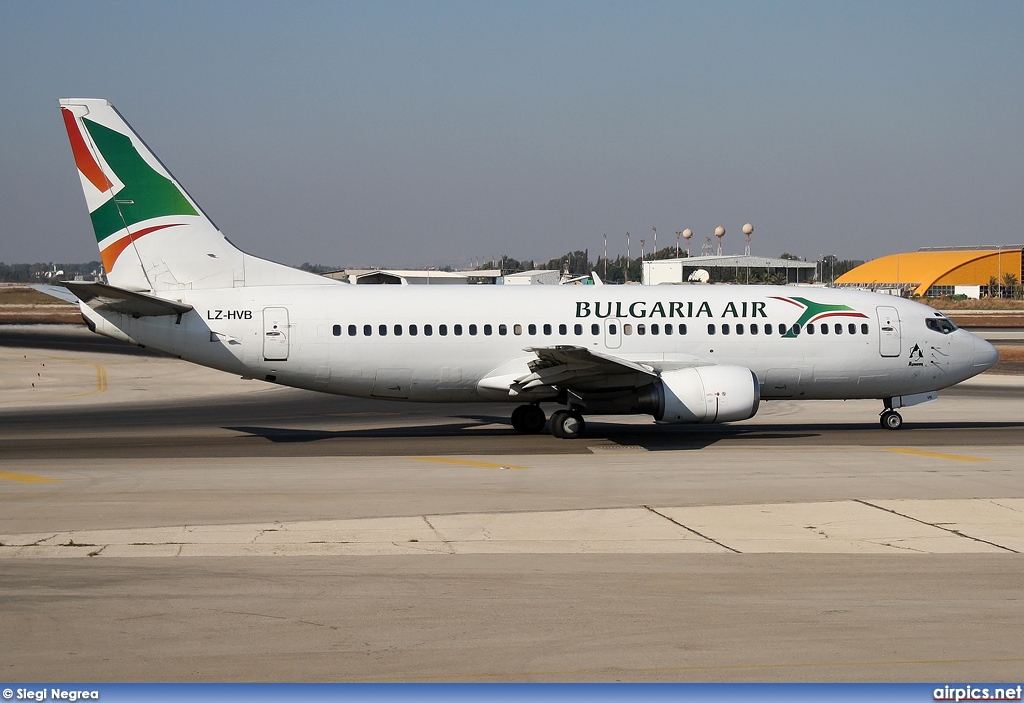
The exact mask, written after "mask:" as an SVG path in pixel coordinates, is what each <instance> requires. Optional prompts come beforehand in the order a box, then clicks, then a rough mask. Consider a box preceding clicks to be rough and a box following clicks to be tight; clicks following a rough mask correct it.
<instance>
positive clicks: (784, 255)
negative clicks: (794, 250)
mask: <svg viewBox="0 0 1024 703" xmlns="http://www.w3.org/2000/svg"><path fill="white" fill-rule="evenodd" d="M779 258H780V259H786V260H787V261H800V257H799V256H797V255H796V254H790V253H789V252H788V251H784V252H782V253H781V254H779ZM832 258H833V259H834V258H835V257H834V256H833V257H832Z"/></svg>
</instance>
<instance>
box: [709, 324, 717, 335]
mask: <svg viewBox="0 0 1024 703" xmlns="http://www.w3.org/2000/svg"><path fill="white" fill-rule="evenodd" d="M714 333H715V326H714V325H713V324H712V325H708V334H714Z"/></svg>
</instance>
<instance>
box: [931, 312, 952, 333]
mask: <svg viewBox="0 0 1024 703" xmlns="http://www.w3.org/2000/svg"><path fill="white" fill-rule="evenodd" d="M924 324H925V326H926V327H928V329H930V330H935V331H936V332H939V333H941V334H949V333H950V332H954V331H955V330H956V328H957V327H956V325H955V324H953V321H952V320H950V319H949V318H948V317H946V316H945V315H938V314H937V315H936V316H935V317H927V318H925V321H924Z"/></svg>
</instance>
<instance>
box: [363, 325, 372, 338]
mask: <svg viewBox="0 0 1024 703" xmlns="http://www.w3.org/2000/svg"><path fill="white" fill-rule="evenodd" d="M372 334H373V325H363V336H364V337H369V336H371V335H372Z"/></svg>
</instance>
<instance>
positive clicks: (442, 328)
mask: <svg viewBox="0 0 1024 703" xmlns="http://www.w3.org/2000/svg"><path fill="white" fill-rule="evenodd" d="M437 333H438V334H439V335H441V336H442V337H447V336H448V325H438V326H437Z"/></svg>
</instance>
